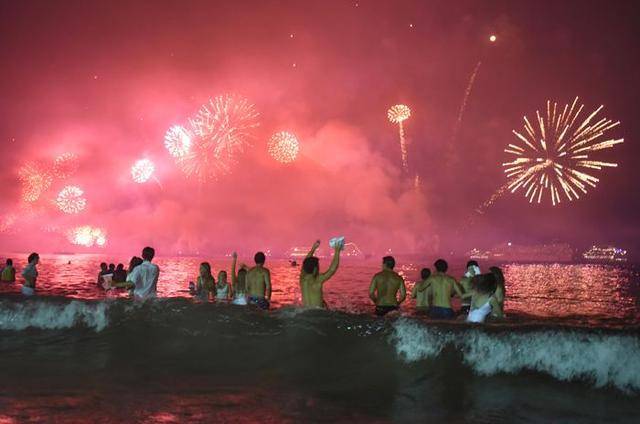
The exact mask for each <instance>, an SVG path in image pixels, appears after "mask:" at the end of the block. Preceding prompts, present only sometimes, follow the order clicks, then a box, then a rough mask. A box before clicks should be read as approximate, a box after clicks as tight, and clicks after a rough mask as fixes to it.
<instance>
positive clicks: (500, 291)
mask: <svg viewBox="0 0 640 424" xmlns="http://www.w3.org/2000/svg"><path fill="white" fill-rule="evenodd" d="M489 271H491V273H492V274H493V276H494V277H495V278H496V291H495V294H494V296H493V297H494V298H495V299H496V300H497V301H498V303H499V304H500V310H501V311H502V312H503V313H504V297H505V294H506V290H505V287H504V274H503V273H502V270H501V269H500V268H498V267H497V266H492V267H491V268H489Z"/></svg>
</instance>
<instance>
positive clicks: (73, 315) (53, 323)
mask: <svg viewBox="0 0 640 424" xmlns="http://www.w3.org/2000/svg"><path fill="white" fill-rule="evenodd" d="M107 310H108V306H107V304H105V303H103V302H97V303H84V302H81V301H77V300H72V301H71V302H68V303H67V302H66V303H52V302H40V301H28V302H0V330H24V329H26V328H30V327H31V328H41V329H46V330H56V329H63V328H71V327H74V326H78V325H84V326H86V327H89V328H93V329H95V330H96V331H102V330H103V329H104V328H105V327H106V326H107V325H108V324H109V320H108V317H107Z"/></svg>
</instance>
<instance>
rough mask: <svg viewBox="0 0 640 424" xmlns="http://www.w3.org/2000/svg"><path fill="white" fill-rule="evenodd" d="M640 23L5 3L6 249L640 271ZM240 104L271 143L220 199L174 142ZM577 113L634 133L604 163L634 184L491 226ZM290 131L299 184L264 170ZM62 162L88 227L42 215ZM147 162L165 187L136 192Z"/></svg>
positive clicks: (555, 8) (603, 176)
mask: <svg viewBox="0 0 640 424" xmlns="http://www.w3.org/2000/svg"><path fill="white" fill-rule="evenodd" d="M639 10H640V5H638V3H637V2H634V1H615V2H605V1H598V2H595V1H561V2H558V1H539V0H535V1H517V2H516V1H367V0H361V1H357V2H356V1H317V2H315V1H297V2H295V1H239V2H215V1H207V2H199V1H186V2H185V1H182V2H180V1H148V2H143V1H131V2H118V1H108V2H99V1H91V2H87V1H58V2H52V1H1V2H0V41H1V42H0V57H1V59H2V60H1V63H2V68H1V71H0V72H1V75H2V78H0V93H1V95H0V154H1V157H2V168H1V170H0V195H1V196H2V199H3V201H2V209H1V210H0V218H2V216H3V214H4V216H5V218H4V219H5V220H6V216H7V215H11V216H13V217H14V218H13V220H12V223H11V225H5V228H4V231H3V232H2V233H0V243H2V246H3V248H2V250H10V249H20V250H33V249H36V250H38V249H40V250H42V251H44V250H50V251H55V250H79V249H76V247H74V246H72V245H70V244H69V242H68V240H67V239H66V237H65V236H64V234H65V232H66V231H67V229H68V228H70V227H72V226H74V225H84V224H90V225H95V226H100V227H102V228H105V229H106V230H107V232H108V237H109V242H108V244H107V246H106V249H108V250H112V251H120V252H123V251H130V250H135V251H137V250H138V249H139V247H140V246H141V245H142V244H147V243H150V244H153V245H155V246H157V247H159V248H160V250H161V251H162V250H163V251H164V252H167V253H169V252H177V251H189V252H195V251H199V252H211V253H225V252H228V251H230V250H234V249H247V250H254V249H258V248H273V249H274V250H278V249H280V250H283V249H286V248H287V247H290V246H293V245H307V244H310V243H311V242H312V241H313V240H315V239H316V238H318V237H320V238H323V239H326V238H328V237H329V236H332V235H337V234H345V235H346V236H347V237H348V238H349V239H351V240H354V241H356V242H357V243H358V244H359V245H360V247H361V248H362V249H363V250H365V251H369V252H372V253H378V252H382V251H384V250H386V249H387V248H391V249H393V251H396V252H409V251H420V252H424V253H429V254H430V253H436V252H448V251H449V250H451V249H455V250H456V251H465V250H468V249H470V248H471V247H475V246H481V247H491V246H493V245H494V244H496V243H500V242H502V241H506V240H510V241H514V242H523V243H538V242H550V241H554V240H556V241H562V242H569V243H571V244H573V245H575V246H576V247H579V248H582V247H584V246H588V245H591V244H592V243H609V242H612V243H616V244H617V245H620V246H622V247H626V248H628V249H630V250H632V251H633V252H637V251H638V250H639V249H640V242H639V240H640V237H639V236H640V213H638V210H639V209H640V197H639V196H638V194H637V193H638V191H637V186H638V183H639V182H640V177H639V176H638V175H639V173H638V172H637V164H636V161H637V159H638V157H639V153H640V147H639V145H638V142H637V139H638V135H640V124H639V123H638V120H637V115H638V106H637V105H638V98H640V91H639V89H638V82H637V76H638V65H639V62H640V60H639V59H640V58H639V54H638V41H639V40H638V35H637V34H638V31H637V23H638V21H639V19H638V18H639V13H638V12H639ZM492 34H495V35H496V36H497V41H496V42H495V43H491V42H489V36H490V35H492ZM478 62H481V65H480V66H479V67H478V68H477V69H478V72H477V74H476V78H475V83H474V85H473V87H472V91H471V93H470V95H469V97H468V101H467V105H466V109H465V111H464V115H463V119H462V121H461V123H460V127H459V131H458V133H457V136H456V137H454V136H453V132H454V131H453V130H454V127H455V126H456V120H457V118H458V113H459V110H460V107H461V103H462V100H463V97H464V94H465V90H466V89H467V85H468V83H469V78H470V75H471V73H472V72H473V70H474V69H475V68H476V66H477V65H478ZM222 93H239V94H241V95H243V96H246V97H247V98H248V99H250V100H251V102H252V103H254V104H255V107H256V109H257V110H258V111H259V112H260V127H259V129H258V130H257V133H256V137H255V139H254V140H253V142H252V143H253V147H252V148H251V149H250V150H249V151H248V152H247V153H246V154H245V155H244V156H242V158H241V159H240V163H239V164H238V165H237V166H236V167H235V169H234V170H233V172H232V173H231V174H229V175H227V176H224V177H222V178H220V179H219V180H217V181H210V182H207V183H204V184H201V183H198V182H197V181H195V180H194V179H189V178H186V177H185V176H184V175H182V173H181V172H180V170H178V169H177V168H176V167H175V164H174V163H173V161H172V159H171V158H170V157H169V156H168V154H167V152H166V150H165V148H164V145H163V137H164V135H165V132H166V131H167V129H168V128H169V127H171V126H172V125H175V124H180V123H184V122H185V121H186V120H187V118H188V117H189V116H192V115H193V114H194V113H195V112H196V111H197V110H198V108H199V107H200V106H201V105H202V104H204V103H205V102H206V101H207V99H208V98H210V97H212V96H215V95H218V94H222ZM576 96H579V97H580V99H581V102H583V103H584V104H585V108H586V110H589V111H590V110H594V109H596V108H597V107H598V106H600V105H601V104H602V105H604V109H603V111H602V112H601V116H603V117H608V118H611V119H613V120H614V121H617V120H619V121H621V125H620V126H618V127H617V128H615V129H613V130H612V131H611V132H610V134H608V135H610V136H611V137H615V138H624V139H625V142H624V143H623V144H621V145H618V146H616V147H615V148H613V149H610V150H608V151H603V152H601V154H599V155H598V157H599V158H603V159H606V160H612V161H615V162H617V163H618V164H619V167H618V168H612V169H605V170H603V171H602V172H598V175H597V177H599V178H600V183H599V184H598V187H597V188H595V189H590V190H589V193H588V194H587V195H586V196H584V197H582V198H581V199H579V200H578V201H575V202H571V203H569V202H566V201H564V202H563V203H561V204H560V205H559V206H556V207H553V206H551V204H550V202H548V201H546V202H543V204H540V205H538V204H534V205H531V204H529V202H528V200H527V199H525V198H524V196H523V195H522V193H516V194H507V195H506V196H504V197H502V198H500V199H498V200H497V201H496V202H495V204H494V205H492V206H491V207H489V208H488V209H487V210H486V212H485V213H484V214H483V215H482V216H478V215H477V214H475V213H474V209H476V208H477V207H478V206H479V205H480V204H481V203H482V202H484V201H485V200H486V199H487V198H488V197H489V196H490V195H491V194H492V193H493V192H494V191H495V190H496V189H497V188H499V187H500V186H501V185H502V184H504V183H505V181H506V178H505V176H504V173H503V170H502V166H501V165H502V163H503V162H505V160H506V159H508V156H507V155H506V154H505V153H504V152H503V149H504V148H505V146H506V145H507V144H508V143H513V142H515V141H516V139H515V137H514V136H513V134H512V133H511V130H512V129H520V128H522V122H523V121H522V118H523V116H524V115H527V116H533V115H534V114H535V111H536V110H537V109H541V110H542V109H543V108H545V104H546V101H547V99H550V100H552V101H557V102H558V103H560V104H565V103H570V102H572V101H573V99H574V98H575V97H576ZM396 103H404V104H407V105H409V106H410V107H411V110H412V116H411V118H410V119H409V120H408V121H406V125H405V130H406V135H407V138H408V140H409V142H410V145H409V166H410V170H411V171H410V172H411V174H412V175H413V174H415V173H417V174H418V175H419V176H420V178H421V181H422V183H423V185H422V189H421V191H419V192H418V191H416V190H415V189H414V188H413V186H412V183H411V181H410V178H405V177H403V176H402V172H401V162H400V150H399V145H398V129H397V126H394V125H393V124H391V123H390V122H389V121H388V120H387V117H386V111H387V109H388V107H389V106H391V105H393V104H396ZM281 130H289V131H292V132H294V133H295V134H296V135H297V136H298V138H299V140H300V144H301V154H300V157H299V158H298V160H297V161H296V162H295V163H293V164H290V165H282V164H279V163H277V162H275V161H273V160H270V158H269V156H268V154H267V152H266V147H265V146H266V140H268V138H269V136H270V135H271V134H273V133H274V132H276V131H281ZM64 152H73V153H75V154H77V155H78V156H79V158H80V168H79V170H78V172H77V174H76V175H74V176H73V178H72V179H73V181H70V183H73V184H77V185H78V186H81V187H82V188H83V189H84V190H85V192H86V197H87V202H88V203H87V204H88V206H87V209H86V210H85V211H84V212H83V213H81V214H78V215H73V216H69V215H65V214H62V213H60V212H59V211H57V210H56V208H55V206H54V207H52V206H51V204H50V203H51V202H50V201H49V203H47V201H46V200H43V201H41V202H39V204H38V205H36V206H34V205H25V204H24V203H25V202H23V201H22V200H21V187H20V182H19V180H18V177H17V175H18V174H17V173H18V169H19V168H20V166H22V165H23V164H24V163H25V162H27V161H30V160H43V161H46V160H51V158H53V157H55V156H56V155H58V154H61V153H64ZM142 157H147V158H150V159H152V160H153V161H154V162H155V164H156V167H157V169H156V177H157V180H158V181H159V183H155V182H153V183H148V184H135V183H133V182H132V181H131V176H130V172H129V168H130V167H131V165H132V164H133V162H135V161H136V160H138V159H140V158H142ZM56 184H57V183H54V186H55V187H52V188H51V191H52V192H56V190H57V189H56V187H57V186H56ZM54 197H55V195H54ZM471 218H473V219H471ZM94 250H95V248H94Z"/></svg>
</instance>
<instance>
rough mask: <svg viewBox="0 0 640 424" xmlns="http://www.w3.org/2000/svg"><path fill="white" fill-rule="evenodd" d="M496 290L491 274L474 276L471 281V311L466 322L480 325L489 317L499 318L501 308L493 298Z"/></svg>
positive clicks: (495, 283) (494, 280) (493, 277)
mask: <svg viewBox="0 0 640 424" xmlns="http://www.w3.org/2000/svg"><path fill="white" fill-rule="evenodd" d="M496 288H497V282H496V277H495V275H494V274H493V273H489V274H481V275H476V276H475V277H473V278H472V279H471V309H470V310H469V315H467V322H476V323H482V322H484V321H485V320H486V319H487V317H489V316H490V315H492V316H494V317H497V318H501V317H502V308H501V307H500V304H499V303H498V300H497V299H496V298H495V292H496Z"/></svg>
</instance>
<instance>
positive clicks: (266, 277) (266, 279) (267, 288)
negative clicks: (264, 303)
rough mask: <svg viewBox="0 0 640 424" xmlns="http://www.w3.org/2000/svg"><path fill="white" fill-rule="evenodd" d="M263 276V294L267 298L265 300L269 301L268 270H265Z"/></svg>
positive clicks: (269, 278)
mask: <svg viewBox="0 0 640 424" xmlns="http://www.w3.org/2000/svg"><path fill="white" fill-rule="evenodd" d="M265 272H266V273H265V275H264V294H265V296H266V297H267V300H271V273H270V272H269V270H268V269H265Z"/></svg>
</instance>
